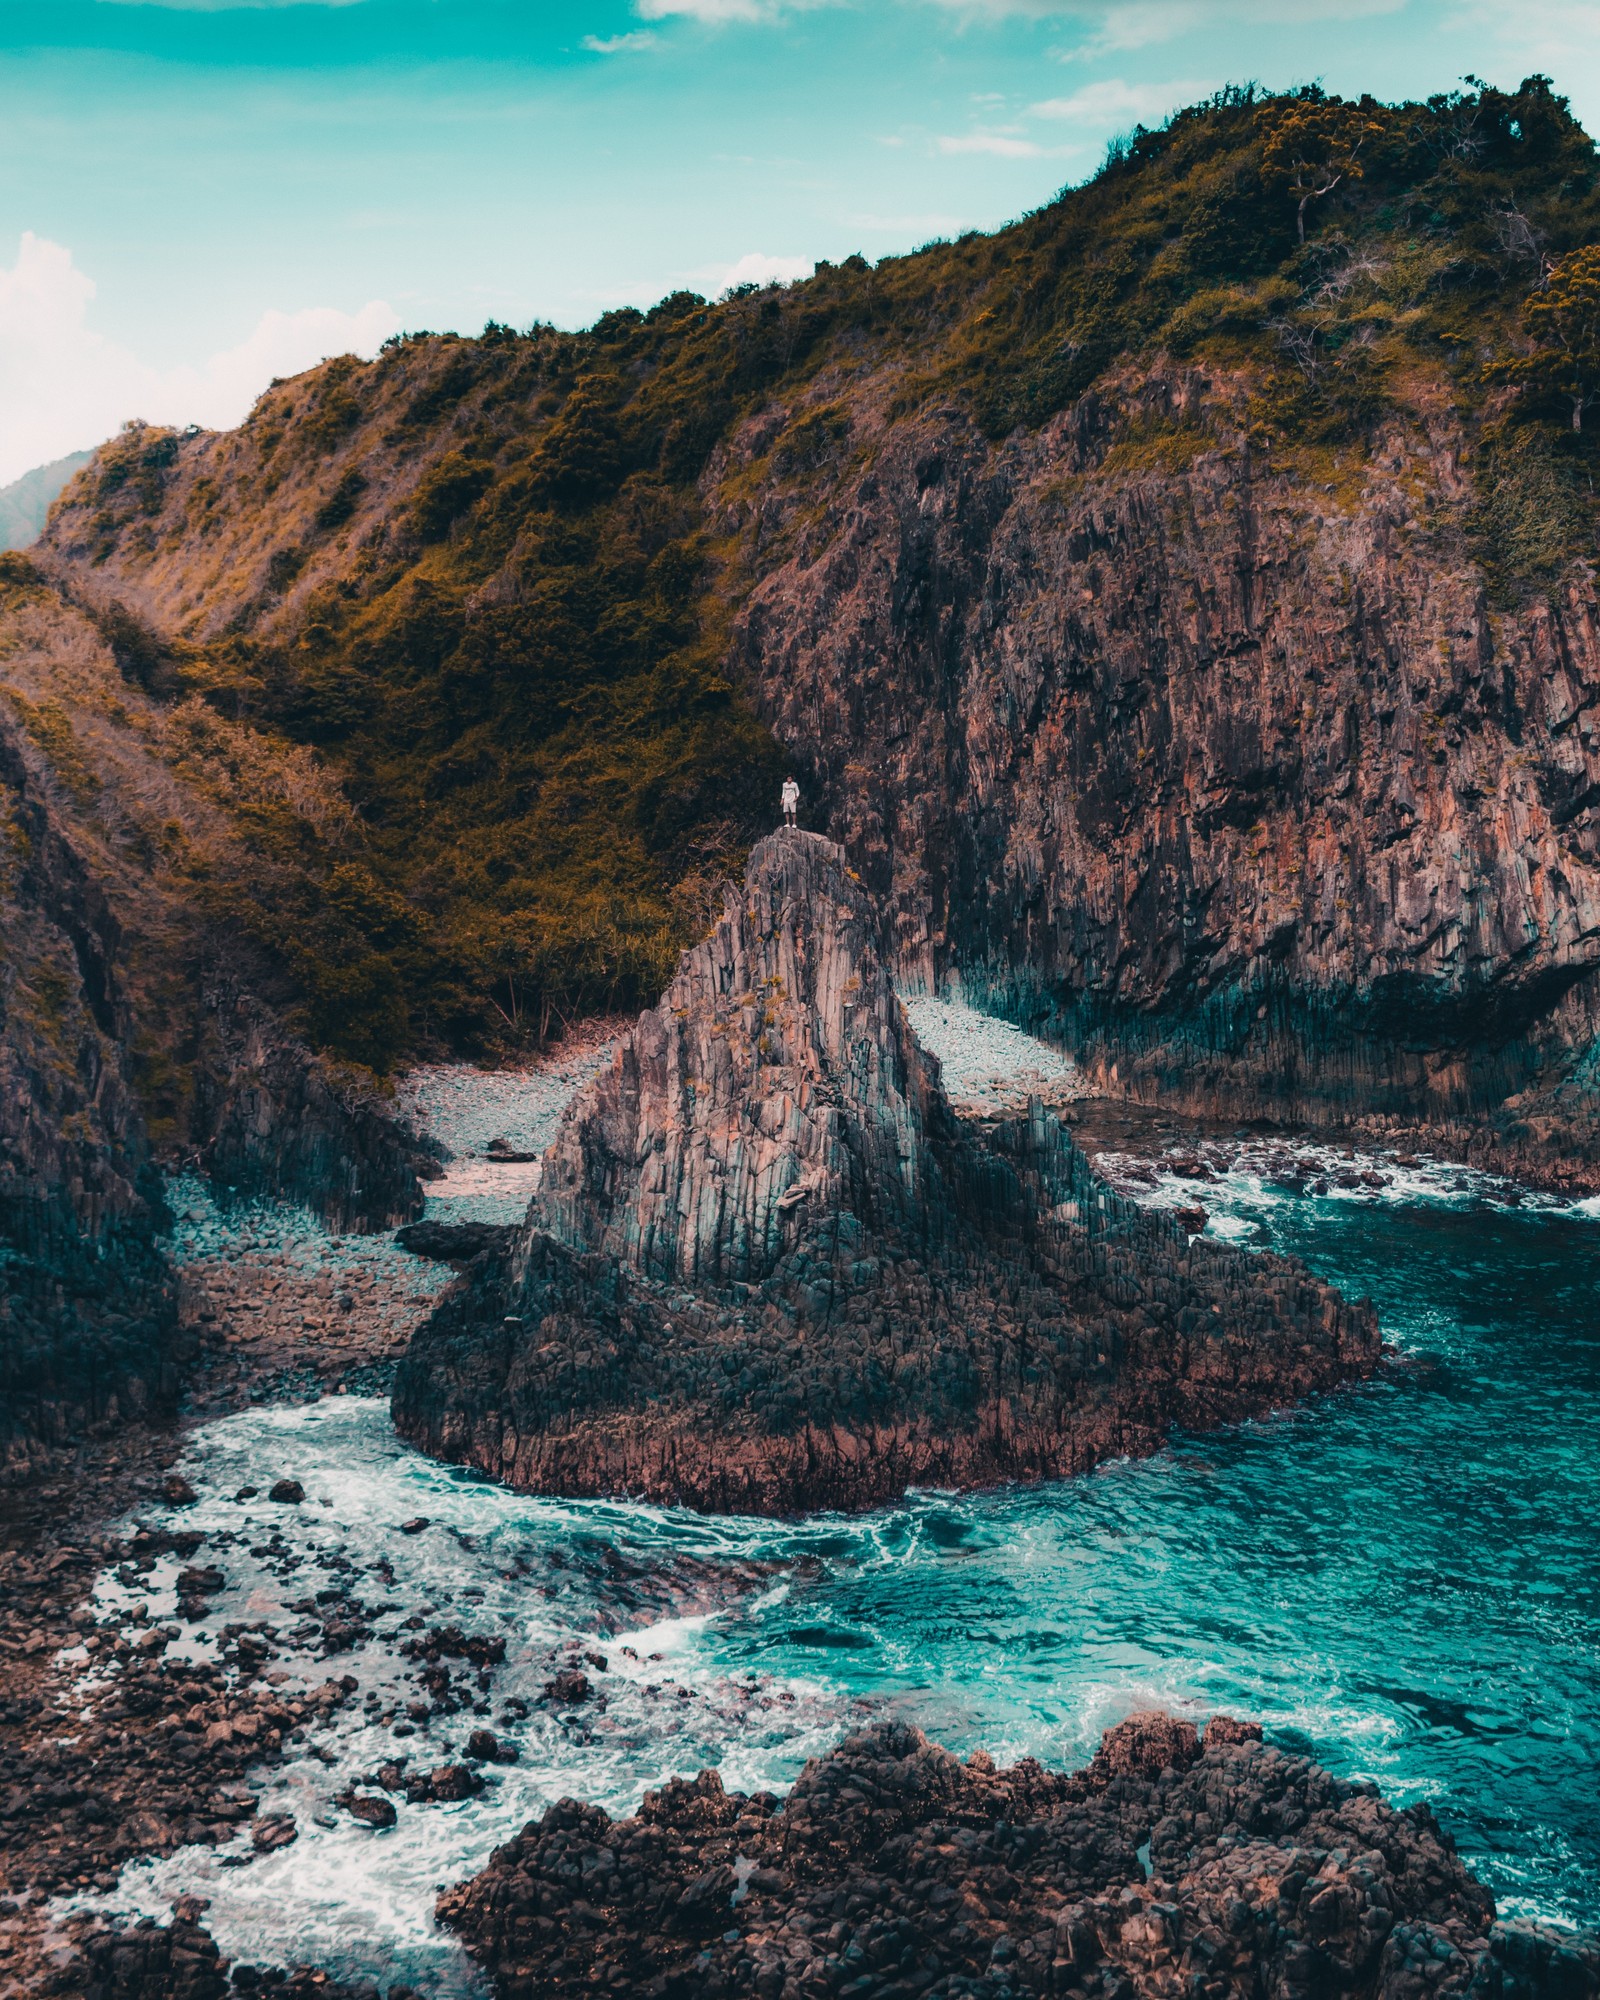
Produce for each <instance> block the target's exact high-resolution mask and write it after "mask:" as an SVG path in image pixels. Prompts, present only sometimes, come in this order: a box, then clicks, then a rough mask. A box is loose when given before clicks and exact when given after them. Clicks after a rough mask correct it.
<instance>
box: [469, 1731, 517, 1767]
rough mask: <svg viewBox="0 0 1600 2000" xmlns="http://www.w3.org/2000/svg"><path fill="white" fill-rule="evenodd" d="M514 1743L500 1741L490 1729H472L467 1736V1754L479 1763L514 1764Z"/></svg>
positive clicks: (515, 1747) (515, 1758)
mask: <svg viewBox="0 0 1600 2000" xmlns="http://www.w3.org/2000/svg"><path fill="white" fill-rule="evenodd" d="M518 1754H519V1753H518V1750H517V1746H516V1745H515V1744H514V1743H502V1742H501V1741H500V1738H499V1737H498V1736H496V1735H495V1733H494V1731H493V1730H492V1729H474V1730H473V1731H472V1733H471V1734H470V1735H469V1736H468V1738H467V1755H468V1756H469V1757H471V1758H473V1759H474V1760H475V1761H476V1762H478V1763H480V1764H515V1763H516V1762H517V1758H518Z"/></svg>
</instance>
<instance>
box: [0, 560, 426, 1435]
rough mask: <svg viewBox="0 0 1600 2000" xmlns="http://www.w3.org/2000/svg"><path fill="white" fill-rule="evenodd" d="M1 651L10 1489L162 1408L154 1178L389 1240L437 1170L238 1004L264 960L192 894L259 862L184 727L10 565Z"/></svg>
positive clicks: (343, 1079) (361, 1095) (259, 1013)
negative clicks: (279, 1199) (210, 789)
mask: <svg viewBox="0 0 1600 2000" xmlns="http://www.w3.org/2000/svg"><path fill="white" fill-rule="evenodd" d="M10 560H11V562H12V563H13V564H15V560H16V559H15V558H11V559H10ZM0 657H3V663H4V678H3V679H0V898H3V904H0V939H3V945H0V1279H3V1283H0V1451H3V1452H4V1453H6V1454H8V1458H7V1464H8V1466H9V1470H10V1472H11V1473H12V1474H17V1475H20V1474H21V1473H23V1472H26V1471H28V1470H30V1469H31V1468H33V1467H34V1466H35V1464H42V1463H44V1462H45V1460H46V1459H47V1457H48V1453H49V1450H50V1448H52V1447H54V1446H56V1445H58V1444H61V1443H64V1442H68V1441H70V1440H71V1439H72V1438H73V1437H74V1436H76V1435H78V1434H80V1433H81V1432H83V1431H84V1430H85V1429H88V1428H92V1427H94V1426H96V1425H99V1424H102V1423H115V1422H117V1421H120V1420H123V1419H126V1418H128V1417H130V1416H135V1415H141V1414H150V1413H155V1412H158V1411H159V1410H161V1409H162V1408H163V1407H164V1406H166V1405H168V1404H170V1402H171V1399H172V1397H173V1395H174V1394H175V1392H176V1389H177V1386H178V1380H179V1363H180V1362H181V1360H182V1359H183V1358H184V1357H183V1355H182V1354H181V1353H180V1352H179V1351H178V1348H177V1347H176V1346H175V1345H174V1341H175V1332H174V1325H175V1320H174V1315H175V1305H174V1291H173V1280H172V1274H171V1272H170V1270H169V1268H168V1265H167V1262H166V1258H165V1254H164V1251H163V1248H162V1242H161V1232H162V1229H163V1227H164V1224H165V1212H164V1208H163V1204H162V1199H161V1193H160V1175H159V1172H158V1170H157V1169H158V1163H160V1164H166V1165H169V1166H170V1165H175V1164H178V1163H184V1164H191V1165H193V1164H197V1165H199V1166H201V1167H202V1168H204V1169H205V1170H207V1171H209V1173H210V1174H211V1176H212V1177H213V1179H214V1181H215V1182H216V1184H217V1186H218V1188H219V1189H220V1190H221V1191H223V1192H225V1193H226V1192H231V1193H236V1194H239V1195H243V1196H249V1195H265V1194H273V1195H282V1196H285V1197H287V1198H289V1199H293V1200H300V1201H303V1202H305V1203H306V1204H307V1205H308V1206H310V1207H313V1208H315V1209H317V1210H319V1211H320V1212H321V1213H322V1214H323V1215H324V1216H325V1217H326V1218H327V1219H328V1220H329V1221H330V1223H331V1224H332V1225H333V1226H334V1227H336V1228H341V1229H381V1228H386V1227H389V1226H391V1225H392V1224H393V1223H395V1222H398V1221H403V1220H405V1219H406V1218H407V1217H408V1216H410V1215H414V1214H416V1213H417V1212H418V1211H419V1210H420V1207H421V1200H422V1197H421V1189H420V1186H419V1184H418V1179H417V1174H418V1170H419V1168H420V1169H422V1170H426V1169H427V1168H428V1166H429V1162H428V1160H427V1158H426V1157H425V1155H424V1154H423V1153H422V1151H421V1150H420V1149H419V1147H418V1146H417V1144H416V1142H415V1141H414V1140H413V1139H412V1138H411V1136H410V1135H409V1134H408V1133H407V1132H405V1131H404V1130H403V1129H401V1128H400V1127H399V1126H397V1125H396V1123H395V1122H394V1121H393V1120H392V1119H391V1118H390V1117H389V1116H388V1115H387V1111H386V1109H385V1106H384V1105H383V1103H382V1101H381V1100H380V1099H379V1097H378V1095H377V1093H376V1091H375V1090H374V1089H373V1088H372V1087H371V1085H370V1083H369V1084H366V1085H363V1084H362V1083H361V1082H360V1081H359V1080H357V1079H356V1078H354V1077H352V1076H350V1075H349V1074H347V1073H345V1072H342V1071H340V1070H339V1069H337V1068H336V1067H335V1066H333V1065H331V1064H329V1063H328V1062H326V1061H324V1060H323V1059H322V1058H320V1057H318V1056H316V1055H315V1054H313V1052H312V1051H311V1050H309V1049H308V1048H306V1046H305V1045H304V1043H303V1042H301V1041H300V1040H299V1039H298V1038H296V1037H295V1036H294V1035H292V1034H291V1033H289V1032H288V1030H287V1029H286V1027H285V1025H284V1023H283V1021H282V1019H281V1017H280V1016H279V1015H278V1014H277V1012H276V1011H275V1010H274V1008H273V1007H272V1006H271V1005H270V1004H268V1003H267V1002H266V1001H264V1000H262V999H261V998H260V997H258V996H256V995H254V994H252V993H251V992H250V991H249V989H248V986H247V984H246V977H247V975H249V974H251V973H256V974H260V973H261V972H262V971H263V969H264V968H263V962H262V959H261V955H260V954H259V953H255V954H252V953H251V952H250V951H249V950H248V949H247V948H244V947H243V946H241V944H240V941H239V940H238V939H236V938H235V939H233V940H230V939H229V937H228V935H227V930H226V926H225V925H224V924H223V923H221V922H219V921H218V919H217V916H216V914H215V910H214V908H209V907H208V904H207V901H206V892H207V891H208V890H210V889H213V888H214V887H215V885H216V884H217V882H218V880H219V879H224V878H225V877H226V874H227V873H228V871H229V870H233V869H237V870H240V871H243V870H244V869H246V868H247V867H248V865H249V860H250V857H249V856H248V854H247V853H245V852H244V851H243V850H242V848H241V846H240V843H239V842H238V841H237V839H236V838H235V837H234V836H233V834H232V833H231V832H230V829H229V827H228V824H227V822H226V820H225V818H224V816H223V815H222V814H221V813H220V812H219V810H218V809H217V808H216V806H215V805H214V803H212V801H211V800H210V799H209V798H208V797H207V795H206V792H205V790H204V788H203V786H202V785H201V784H200V783H199V781H198V779H197V776H196V765H195V760H194V758H193V757H192V755H190V754H189V752H188V751H187V750H185V749H184V746H183V744H182V741H181V732H175V731H174V730H173V729H172V728H171V725H170V723H169V722H168V720H167V718H165V717H164V716H163V714H162V712H161V711H160V710H159V709H158V708H157V707H156V705H155V704H153V703H152V702H150V701H149V700H148V699H146V698H144V697H142V696H141V695H140V693H139V692H138V690H137V689H135V688H132V687H129V686H128V685H127V684H126V683H125V682H124V681H123V679H122V677H121V675H120V674H119V673H118V671H117V669H116V667H115V666H114V664H113V663H112V661H111V659H110V657H109V655H108V653H107V650H106V648H105V646H104V644H103V643H102V642H101V640H100V639H99V636H98V635H97V634H96V633H95V631H94V630H93V628H92V627H91V626H90V625H89V624H88V622H87V621H86V620H85V619H83V618H82V617H81V616H79V615H77V614H76V613H74V612H73V611H72V610H71V609H70V608H69V607H67V606H66V605H64V604H63V603H62V602H61V601H60V599H59V598H58V597H56V596H55V594H54V593H52V592H50V591H49V590H47V589H46V588H44V587H43V586H42V585H41V584H40V582H39V580H38V578H37V577H36V576H34V575H33V574H32V573H31V572H30V571H28V570H27V569H26V568H23V569H20V570H19V569H15V568H13V569H11V570H8V571H7V572H6V573H4V574H0ZM244 775H245V778H246V782H248V774H244ZM230 776H231V779H232V782H233V784H234V786H235V788H236V789H237V788H239V785H240V776H241V774H240V772H239V771H238V768H237V766H236V765H235V767H234V768H233V770H232V771H231V773H230ZM219 789H220V787H219Z"/></svg>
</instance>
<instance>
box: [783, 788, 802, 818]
mask: <svg viewBox="0 0 1600 2000" xmlns="http://www.w3.org/2000/svg"><path fill="white" fill-rule="evenodd" d="M799 810H800V787H799V786H798V785H797V784H796V783H795V781H794V779H793V778H785V779H784V781H783V823H784V825H785V826H793V825H794V824H795V814H796V813H797V812H799Z"/></svg>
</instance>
